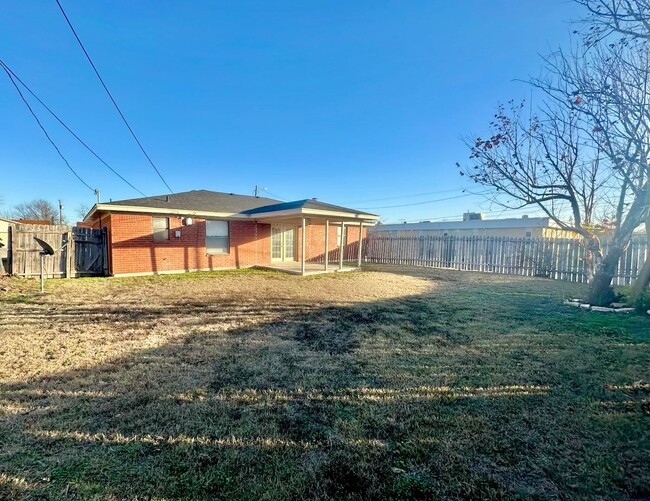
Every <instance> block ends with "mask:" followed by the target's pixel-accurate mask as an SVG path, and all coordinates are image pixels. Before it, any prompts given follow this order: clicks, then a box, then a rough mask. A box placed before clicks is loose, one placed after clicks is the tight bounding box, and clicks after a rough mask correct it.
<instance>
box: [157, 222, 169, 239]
mask: <svg viewBox="0 0 650 501" xmlns="http://www.w3.org/2000/svg"><path fill="white" fill-rule="evenodd" d="M153 239H154V240H169V218H168V217H154V218H153Z"/></svg>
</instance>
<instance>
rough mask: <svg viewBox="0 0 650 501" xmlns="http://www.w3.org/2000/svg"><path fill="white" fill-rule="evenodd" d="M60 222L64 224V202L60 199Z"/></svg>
mask: <svg viewBox="0 0 650 501" xmlns="http://www.w3.org/2000/svg"><path fill="white" fill-rule="evenodd" d="M59 224H63V203H62V202H61V200H59Z"/></svg>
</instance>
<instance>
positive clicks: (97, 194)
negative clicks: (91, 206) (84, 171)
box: [95, 188, 99, 203]
mask: <svg viewBox="0 0 650 501" xmlns="http://www.w3.org/2000/svg"><path fill="white" fill-rule="evenodd" d="M95 195H96V196H97V203H99V188H95Z"/></svg>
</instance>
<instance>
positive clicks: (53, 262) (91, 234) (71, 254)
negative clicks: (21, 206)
mask: <svg viewBox="0 0 650 501" xmlns="http://www.w3.org/2000/svg"><path fill="white" fill-rule="evenodd" d="M9 234H10V245H9V250H8V270H7V271H8V272H9V273H11V274H13V275H17V276H21V277H34V276H39V275H40V273H41V268H40V252H41V246H40V245H39V244H38V242H36V240H34V237H37V238H40V239H42V240H44V241H45V242H47V243H48V244H50V245H51V246H52V248H53V249H54V250H55V251H57V252H55V253H54V255H53V256H46V257H45V259H44V261H43V265H44V272H45V275H46V276H47V277H48V278H65V277H76V276H104V275H107V274H108V261H107V249H106V229H105V228H102V229H91V228H78V227H71V226H67V225H35V224H14V225H11V226H10V227H9Z"/></svg>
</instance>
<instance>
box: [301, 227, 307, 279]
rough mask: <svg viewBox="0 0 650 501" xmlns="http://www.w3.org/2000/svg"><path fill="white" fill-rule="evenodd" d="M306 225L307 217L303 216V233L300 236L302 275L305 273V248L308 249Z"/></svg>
mask: <svg viewBox="0 0 650 501" xmlns="http://www.w3.org/2000/svg"><path fill="white" fill-rule="evenodd" d="M305 227H306V225H305V218H304V217H303V218H302V235H301V238H300V240H301V245H302V252H301V255H300V272H301V274H302V275H304V274H305V250H306V244H305V241H306V239H305V236H306V235H305Z"/></svg>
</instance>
